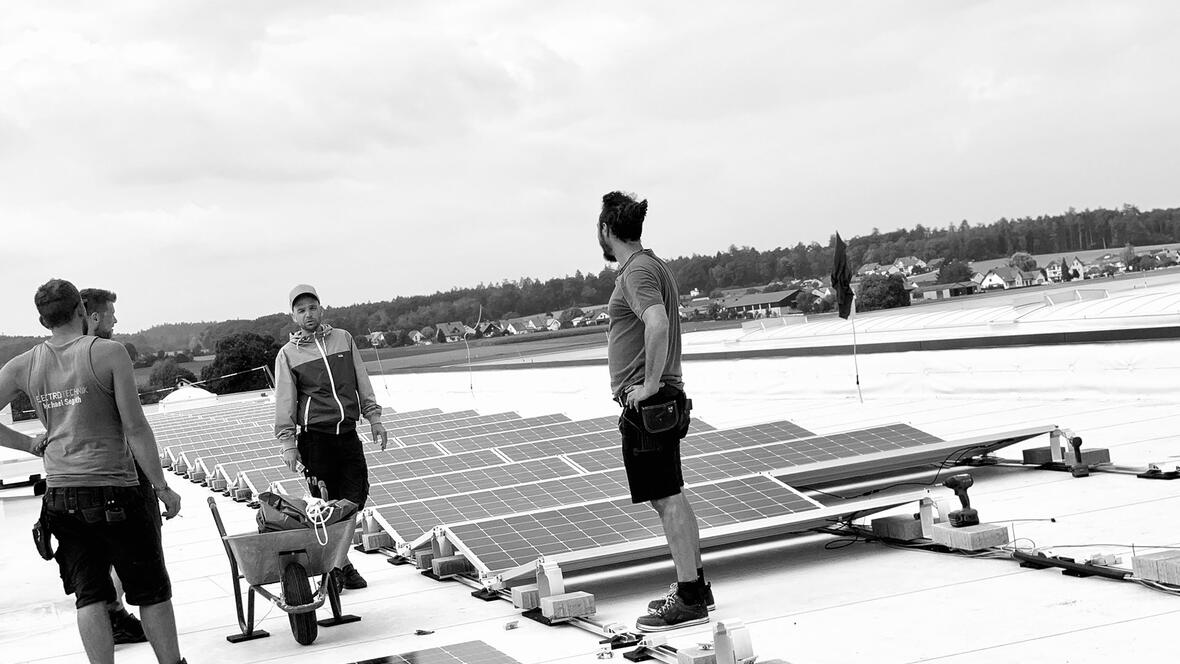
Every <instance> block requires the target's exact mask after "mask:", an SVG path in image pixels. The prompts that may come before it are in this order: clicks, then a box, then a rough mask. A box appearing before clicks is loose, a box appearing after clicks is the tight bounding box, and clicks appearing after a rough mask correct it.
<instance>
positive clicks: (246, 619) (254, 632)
mask: <svg viewBox="0 0 1180 664" xmlns="http://www.w3.org/2000/svg"><path fill="white" fill-rule="evenodd" d="M208 502H209V511H210V512H213V521H214V523H216V524H217V532H218V533H220V534H221V544H222V546H224V547H225V555H226V556H228V557H229V575H230V579H231V580H232V581H233V584H234V608H235V609H237V613H238V629H239V630H240V633H239V634H230V635H229V636H227V637H225V640H226V641H229V642H230V643H241V642H242V641H253V640H254V639H262V638H266V637H268V636H270V632H267V631H266V630H264V629H254V588H248V589H247V592H246V609H245V610H244V611H243V610H242V574H241V572H239V571H238V561H237V560H235V559H234V552H233V550H231V549H230V548H229V544H228V543H226V541H225V524H223V523H222V522H221V512H220V511H218V509H217V501H215V500H214V499H213V498H212V497H210V498H209V501H208Z"/></svg>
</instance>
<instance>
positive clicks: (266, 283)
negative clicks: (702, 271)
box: [0, 0, 1180, 334]
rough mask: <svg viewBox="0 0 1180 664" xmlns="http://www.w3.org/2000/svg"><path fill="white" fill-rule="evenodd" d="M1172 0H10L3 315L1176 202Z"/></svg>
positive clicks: (0, 326) (237, 311)
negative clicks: (74, 304) (611, 222)
mask: <svg viewBox="0 0 1180 664" xmlns="http://www.w3.org/2000/svg"><path fill="white" fill-rule="evenodd" d="M1177 34H1180V3H1175V2H1166V1H1165V2H1158V3H1126V2H1121V3H1115V2H1111V3H1109V4H1107V3H1091V2H1079V1H1070V2H1032V3H1030V2H951V1H948V0H932V1H930V2H907V3H888V2H881V1H872V2H818V1H815V2H809V3H800V2H785V1H782V0H771V1H767V2H753V1H743V2H740V3H722V2H709V3H705V2H699V3H693V2H685V1H684V0H678V1H667V2H601V1H596V2H587V1H585V0H583V1H581V2H556V1H553V0H545V1H543V2H541V1H532V2H492V1H490V0H480V1H473V2H452V1H448V2H389V1H372V2H347V1H340V0H337V1H334V2H322V1H311V0H307V1H294V0H282V1H273V2H261V1H257V0H254V1H250V2H242V1H241V0H188V1H180V0H170V1H169V2H160V1H159V0H104V1H103V2H93V3H78V2H58V1H56V0H54V1H49V0H28V1H26V0H4V2H3V6H2V7H0V220H2V223H3V232H2V234H0V284H2V286H0V288H3V294H4V297H5V300H6V304H5V306H3V307H0V333H7V334H39V333H41V332H42V330H41V329H40V328H39V326H38V325H37V322H36V313H35V310H34V309H33V307H32V294H33V291H34V290H35V288H36V286H37V285H38V284H40V283H41V282H43V281H45V280H46V279H48V278H50V277H55V276H59V277H63V278H67V279H71V280H73V281H75V283H77V284H78V285H79V287H86V286H98V287H105V288H108V289H112V290H115V291H116V292H118V294H119V303H118V313H119V319H120V325H119V330H120V331H123V332H132V331H135V330H138V329H142V328H144V327H147V326H150V325H153V324H156V323H162V322H176V321H195V320H218V319H225V318H235V317H243V318H253V317H256V316H259V315H263V314H267V313H272V312H275V311H280V310H282V309H283V308H284V299H285V295H286V293H287V290H288V289H289V288H290V287H291V286H292V285H293V284H295V283H296V282H301V281H308V282H311V283H313V284H315V285H316V286H317V287H319V289H320V292H321V295H322V296H323V299H324V303H325V304H328V305H332V304H349V303H354V302H364V301H372V300H384V299H389V298H392V297H394V296H396V295H413V294H420V293H430V292H434V291H436V290H439V289H443V290H445V289H448V288H451V287H453V286H466V285H474V284H477V283H479V282H493V281H500V280H503V279H516V278H519V277H521V276H532V277H543V278H544V277H552V276H559V275H564V274H572V273H573V272H574V271H575V270H577V269H582V270H594V271H597V270H599V269H601V268H602V265H603V263H602V258H601V254H600V251H599V250H598V248H597V246H596V244H595V241H594V234H593V233H594V228H593V227H594V220H595V218H596V215H597V211H598V204H599V201H600V200H601V196H602V194H603V193H605V192H606V191H609V190H611V189H616V188H621V189H625V190H631V191H635V192H636V193H638V194H640V195H641V196H643V197H646V198H648V199H649V201H650V211H649V213H648V223H647V228H646V232H645V241H646V243H647V244H648V246H651V247H653V248H655V249H656V251H657V253H660V254H663V255H667V256H676V255H683V254H688V253H693V252H697V253H712V252H715V251H717V250H723V249H725V248H726V247H727V246H729V245H730V244H737V245H751V246H754V247H758V248H762V249H767V248H772V247H775V246H781V245H794V244H795V243H796V242H799V241H803V242H811V241H819V242H821V243H826V242H827V240H828V237H829V235H830V234H831V233H832V232H834V231H836V230H840V231H841V232H842V233H844V234H845V235H856V234H863V233H867V232H869V231H870V230H871V229H872V227H874V226H876V227H879V228H881V229H883V230H891V229H894V228H898V227H902V226H904V227H912V226H913V225H914V224H918V223H921V224H924V225H927V226H945V225H947V224H948V223H952V222H957V221H958V220H960V219H964V218H965V219H968V220H969V221H970V222H972V223H987V222H991V221H994V220H996V219H998V218H999V217H1002V216H1009V217H1013V216H1025V215H1038V214H1053V213H1058V212H1062V211H1064V210H1065V209H1066V208H1068V207H1070V206H1074V207H1076V208H1079V209H1081V208H1086V207H1100V206H1118V205H1121V204H1122V203H1124V202H1130V203H1135V204H1137V205H1139V206H1140V207H1141V208H1144V209H1148V208H1153V207H1171V206H1176V205H1180V196H1178V192H1177V189H1176V182H1177V175H1178V174H1180V163H1178V161H1180V131H1177V129H1178V127H1177V124H1178V123H1177V120H1176V118H1177V117H1180V115H1178V114H1180V76H1177V74H1176V68H1175V63H1176V62H1180V40H1178V39H1177V38H1176V36H1177Z"/></svg>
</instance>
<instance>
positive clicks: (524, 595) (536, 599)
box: [512, 583, 541, 611]
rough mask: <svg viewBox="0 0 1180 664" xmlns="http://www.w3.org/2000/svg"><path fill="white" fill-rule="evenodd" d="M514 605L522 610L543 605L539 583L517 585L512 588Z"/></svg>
mask: <svg viewBox="0 0 1180 664" xmlns="http://www.w3.org/2000/svg"><path fill="white" fill-rule="evenodd" d="M512 606H514V607H516V608H518V609H520V610H521V611H528V610H530V609H535V608H537V607H538V606H541V595H540V594H539V593H538V592H537V584H535V583H530V584H528V585H526V586H516V587H515V588H513V589H512Z"/></svg>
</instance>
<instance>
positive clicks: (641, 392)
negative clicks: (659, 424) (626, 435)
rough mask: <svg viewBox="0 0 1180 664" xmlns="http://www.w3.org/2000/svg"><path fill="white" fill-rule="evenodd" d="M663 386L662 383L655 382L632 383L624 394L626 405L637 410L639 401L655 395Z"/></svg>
mask: <svg viewBox="0 0 1180 664" xmlns="http://www.w3.org/2000/svg"><path fill="white" fill-rule="evenodd" d="M663 386H664V384H663V383H656V384H655V385H648V384H647V383H644V384H642V385H632V386H631V387H628V388H627V395H626V398H627V407H628V408H634V409H635V410H639V402H640V401H646V400H647V399H649V398H651V397H653V396H655V394H656V392H659V391H660V388H661V387H663Z"/></svg>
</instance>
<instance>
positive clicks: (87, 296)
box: [81, 288, 119, 316]
mask: <svg viewBox="0 0 1180 664" xmlns="http://www.w3.org/2000/svg"><path fill="white" fill-rule="evenodd" d="M81 295H82V304H83V305H84V306H85V307H86V315H87V316H89V315H90V314H94V313H106V312H107V310H108V309H110V306H111V305H112V304H114V303H115V300H118V299H119V296H117V295H115V294H114V293H112V292H111V291H109V290H103V289H101V288H83V289H82V293H81Z"/></svg>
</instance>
